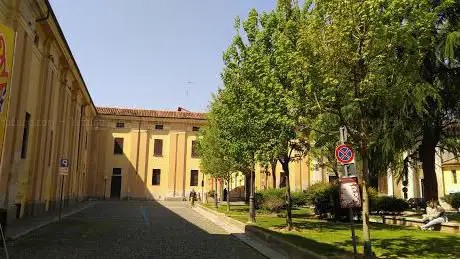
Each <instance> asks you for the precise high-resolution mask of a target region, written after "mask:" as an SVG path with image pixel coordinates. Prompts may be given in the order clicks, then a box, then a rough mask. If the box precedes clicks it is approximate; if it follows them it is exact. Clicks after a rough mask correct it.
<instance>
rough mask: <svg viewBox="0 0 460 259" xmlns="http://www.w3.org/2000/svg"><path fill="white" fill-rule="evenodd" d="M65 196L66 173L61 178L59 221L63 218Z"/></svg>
mask: <svg viewBox="0 0 460 259" xmlns="http://www.w3.org/2000/svg"><path fill="white" fill-rule="evenodd" d="M63 196H64V175H62V180H61V201H60V202H59V221H61V220H62V200H63Z"/></svg>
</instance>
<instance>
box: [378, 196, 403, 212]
mask: <svg viewBox="0 0 460 259" xmlns="http://www.w3.org/2000/svg"><path fill="white" fill-rule="evenodd" d="M408 208H409V204H408V203H407V202H406V201H405V200H403V199H400V198H396V197H391V196H379V197H377V198H374V199H373V200H372V202H371V210H372V211H376V212H377V213H385V214H386V213H398V214H399V213H401V212H403V211H405V210H407V209H408Z"/></svg>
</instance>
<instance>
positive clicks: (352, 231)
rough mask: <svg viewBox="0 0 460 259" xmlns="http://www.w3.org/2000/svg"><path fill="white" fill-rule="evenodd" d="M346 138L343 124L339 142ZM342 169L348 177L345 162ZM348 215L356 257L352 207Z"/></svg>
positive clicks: (354, 255) (343, 141)
mask: <svg viewBox="0 0 460 259" xmlns="http://www.w3.org/2000/svg"><path fill="white" fill-rule="evenodd" d="M346 140H347V131H346V128H345V127H344V126H342V127H340V142H342V144H345V141H346ZM343 169H344V172H345V174H344V176H345V177H348V166H347V165H346V164H345V165H343ZM348 217H349V218H350V228H351V241H352V243H353V258H356V256H357V251H356V235H355V225H354V224H353V208H349V210H348Z"/></svg>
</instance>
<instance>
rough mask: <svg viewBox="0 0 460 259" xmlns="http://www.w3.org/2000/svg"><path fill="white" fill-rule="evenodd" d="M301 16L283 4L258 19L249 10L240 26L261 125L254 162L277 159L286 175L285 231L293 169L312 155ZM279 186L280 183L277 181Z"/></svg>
mask: <svg viewBox="0 0 460 259" xmlns="http://www.w3.org/2000/svg"><path fill="white" fill-rule="evenodd" d="M301 18H302V16H301V11H300V8H299V6H298V5H297V4H296V3H295V2H291V1H279V2H278V6H277V9H276V10H273V11H271V12H269V13H263V14H260V15H259V14H258V13H257V12H256V11H255V10H251V11H250V13H249V15H248V18H247V19H246V20H245V21H244V22H243V23H242V28H243V33H244V36H245V39H244V40H241V42H247V43H246V44H241V45H238V50H239V51H238V52H239V53H244V54H245V56H244V59H243V60H242V62H241V63H240V65H241V66H240V71H241V72H242V75H243V76H244V78H245V80H246V81H247V82H249V84H248V87H249V88H250V89H248V91H250V92H253V93H254V96H253V98H250V99H247V102H249V103H251V104H250V105H251V107H253V114H252V118H253V119H254V120H256V121H257V122H258V127H257V132H258V136H259V139H258V141H256V142H255V143H257V147H258V149H257V150H256V152H255V157H256V160H257V161H258V162H261V163H262V164H268V163H271V164H272V165H273V167H272V173H273V171H275V169H276V168H275V166H276V162H275V161H276V160H275V159H277V160H278V161H279V162H280V163H281V166H282V168H283V171H284V172H285V174H286V225H287V228H288V229H292V213H291V206H292V202H291V191H290V179H289V178H290V177H289V176H290V174H289V164H290V163H291V162H292V161H295V160H298V159H301V158H302V157H304V156H305V152H306V151H308V150H309V144H308V141H307V138H306V135H307V134H305V131H304V130H303V128H302V127H300V126H299V125H301V122H300V121H301V118H302V115H303V113H302V112H303V111H304V109H303V108H302V107H303V105H304V104H305V103H304V101H305V100H306V99H305V98H304V97H305V91H304V89H305V84H306V79H305V77H306V75H305V71H304V70H303V67H302V64H303V62H304V57H303V56H302V55H300V53H298V51H297V47H296V45H297V41H298V39H299V37H298V32H299V28H300V22H301ZM274 180H275V181H276V179H274Z"/></svg>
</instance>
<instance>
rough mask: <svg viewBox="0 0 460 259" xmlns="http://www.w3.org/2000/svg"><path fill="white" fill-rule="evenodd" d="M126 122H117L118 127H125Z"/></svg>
mask: <svg viewBox="0 0 460 259" xmlns="http://www.w3.org/2000/svg"><path fill="white" fill-rule="evenodd" d="M124 127H125V123H124V122H117V128H124Z"/></svg>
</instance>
